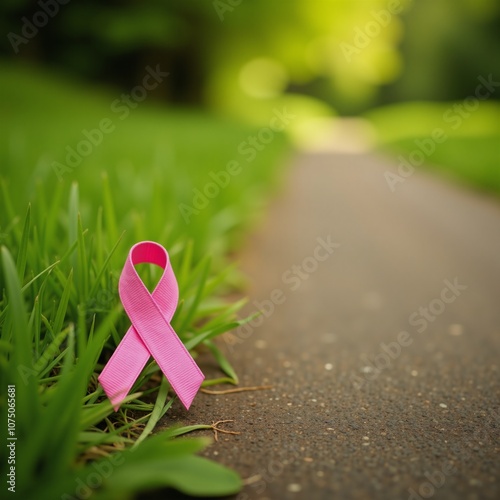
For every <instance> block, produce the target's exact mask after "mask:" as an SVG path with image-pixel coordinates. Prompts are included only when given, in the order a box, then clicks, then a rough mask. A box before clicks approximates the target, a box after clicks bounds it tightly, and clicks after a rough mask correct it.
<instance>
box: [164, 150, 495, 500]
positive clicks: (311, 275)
mask: <svg viewBox="0 0 500 500" xmlns="http://www.w3.org/2000/svg"><path fill="white" fill-rule="evenodd" d="M388 163H390V161H388V160H387V159H381V158H375V157H373V156H361V155H311V156H303V157H301V158H300V159H299V160H298V161H297V163H296V165H295V168H294V170H293V172H292V173H291V175H290V177H289V180H288V182H287V184H286V185H285V187H284V189H283V192H282V193H281V195H279V196H278V198H277V199H276V200H275V202H274V203H273V204H272V205H271V207H270V211H269V214H268V217H266V219H265V220H264V221H263V222H264V224H263V226H262V228H261V229H260V230H259V231H257V232H256V234H254V235H253V237H252V238H251V239H250V241H249V244H248V247H247V249H246V251H245V252H244V254H243V269H244V271H245V272H246V273H247V274H248V276H249V277H250V280H251V284H252V286H251V289H250V296H251V301H257V302H259V303H260V304H261V305H262V304H263V307H264V309H268V310H269V312H270V310H271V309H272V308H271V306H270V304H271V302H270V301H271V300H273V299H274V301H275V302H278V304H277V305H273V307H274V311H273V312H272V314H269V317H267V318H265V319H263V321H262V324H261V326H259V327H256V328H251V329H248V330H246V331H244V332H239V337H232V339H230V340H232V342H236V343H234V345H232V346H230V345H227V346H226V350H227V351H228V352H229V356H230V359H231V360H232V362H233V363H234V365H235V366H236V368H237V370H238V372H239V374H240V375H241V385H242V386H249V385H259V384H271V385H272V386H273V389H270V390H265V391H258V392H247V393H240V394H231V395H225V396H209V395H205V394H200V395H199V396H198V397H197V399H196V400H195V403H194V404H193V407H192V410H191V411H190V412H189V414H186V413H185V412H183V411H182V410H180V409H176V410H175V412H176V415H177V419H180V420H182V421H183V422H185V423H200V422H208V423H209V422H211V421H213V420H218V419H234V421H235V422H234V424H230V426H228V427H227V428H228V429H232V430H237V431H241V433H242V434H241V435H240V436H232V435H220V438H219V442H218V443H216V444H214V445H213V446H212V447H210V448H209V449H208V451H207V453H206V454H207V456H209V457H211V458H213V459H215V460H218V461H220V462H222V463H224V464H227V465H229V466H232V467H234V468H235V469H236V470H238V471H239V472H240V473H241V474H242V476H243V477H244V478H245V479H246V482H247V485H246V487H245V489H244V491H243V492H242V493H241V494H240V495H239V497H238V499H241V500H243V499H272V500H274V499H276V500H282V499H308V500H313V499H325V500H326V499H332V498H338V499H380V500H391V499H407V498H412V499H414V500H416V499H419V498H429V497H430V496H433V498H436V499H457V498H460V499H466V500H473V499H483V498H492V499H493V498H500V485H499V481H500V460H499V451H500V442H499V434H500V388H499V374H500V373H499V371H500V362H499V352H500V351H499V338H500V204H499V203H498V202H497V201H495V200H491V199H488V198H485V197H481V196H480V195H478V194H475V193H471V192H469V191H467V190H465V189H462V188H459V187H457V186H450V185H448V184H446V183H445V182H443V181H441V180H439V179H436V178H434V177H431V176H429V175H427V174H422V173H416V174H415V175H413V176H412V177H410V178H408V179H407V180H406V181H405V182H404V183H403V184H400V185H398V187H397V189H396V191H395V192H394V193H392V192H391V191H390V189H389V187H388V185H387V182H386V180H385V178H384V172H385V171H386V169H387V164H388ZM329 239H330V241H332V242H338V243H339V244H340V246H339V247H338V248H333V246H332V247H331V251H332V252H333V253H331V254H330V253H328V250H325V249H323V248H322V246H321V245H322V244H321V240H323V246H328V245H327V244H325V243H324V242H325V241H326V242H327V241H328V240H329ZM294 266H300V269H299V268H297V267H294ZM273 290H274V292H273ZM254 309H255V305H250V307H248V308H247V312H251V311H252V310H254ZM405 332H406V333H405ZM237 335H238V332H237ZM204 369H205V370H208V371H210V366H208V365H207V366H204ZM166 423H170V421H169V422H166Z"/></svg>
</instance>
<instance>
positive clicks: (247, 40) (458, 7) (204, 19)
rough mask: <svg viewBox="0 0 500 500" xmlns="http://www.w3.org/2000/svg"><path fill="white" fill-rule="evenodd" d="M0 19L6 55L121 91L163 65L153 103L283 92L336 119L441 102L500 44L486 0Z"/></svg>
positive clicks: (266, 1) (278, 3) (335, 1)
mask: <svg viewBox="0 0 500 500" xmlns="http://www.w3.org/2000/svg"><path fill="white" fill-rule="evenodd" d="M0 14H1V17H0V18H1V21H0V26H1V28H2V31H3V33H5V34H6V35H7V36H6V37H5V38H4V42H5V41H6V42H7V43H6V44H5V43H4V45H2V48H1V49H0V50H1V54H2V55H3V56H4V57H18V58H21V59H31V60H34V61H36V62H39V63H42V64H44V65H47V66H49V67H54V68H64V70H65V71H67V72H72V73H74V74H76V75H78V76H79V77H82V78H86V79H93V80H97V81H101V82H110V83H113V84H117V85H119V86H120V87H121V88H123V89H130V88H131V87H132V86H134V85H135V84H137V83H139V82H140V81H141V79H142V77H143V75H144V71H145V67H146V66H147V65H151V66H155V65H157V64H160V66H161V68H162V70H163V71H169V72H170V76H169V78H168V79H167V80H168V81H166V82H165V84H164V85H162V86H161V87H159V88H158V91H157V92H161V93H162V94H161V95H160V97H164V98H167V99H169V100H171V101H174V102H184V103H189V104H198V105H199V104H210V105H213V106H216V107H217V108H219V109H226V110H227V109H232V108H233V107H235V106H236V107H237V106H241V107H243V106H245V107H247V108H249V107H251V104H252V103H254V102H256V101H258V100H261V101H262V100H265V99H271V98H274V97H276V96H278V95H280V94H281V93H283V92H293V93H299V94H304V95H310V96H314V97H318V98H320V99H322V100H323V101H325V102H327V103H329V104H330V105H331V106H333V107H334V108H337V109H338V110H340V111H341V112H343V113H353V112H357V111H362V110H363V109H366V108H367V107H369V106H371V105H373V104H376V103H377V102H379V99H380V98H381V97H382V100H383V101H386V102H387V101H393V100H404V99H418V98H426V99H445V98H450V97H452V96H456V95H459V94H461V93H462V91H463V90H464V89H465V88H466V87H467V88H469V82H470V81H472V80H473V79H474V78H475V77H476V76H477V75H478V74H479V73H484V72H485V71H486V72H487V71H492V69H488V68H491V67H492V65H493V61H494V60H495V58H496V54H497V53H498V49H499V48H500V47H499V36H498V33H499V30H498V18H499V7H498V5H497V2H496V1H495V0H419V1H418V2H412V1H411V0H203V1H201V0H148V2H140V1H137V0H105V1H98V0H87V1H85V2H76V1H70V0H64V2H63V0H3V1H2V3H1V6H0ZM44 16H45V18H46V22H44V19H43V18H44ZM401 16H402V17H401ZM401 19H403V21H404V22H402V20H401ZM34 32H36V34H35V35H33V36H31V35H32V33H34ZM16 37H17V38H16ZM23 40H24V41H23ZM401 41H403V42H402V44H401ZM400 44H401V51H402V52H401V51H400V47H399V46H400ZM401 54H403V56H404V57H402V56H401ZM401 74H402V77H401V78H400V76H401ZM381 88H382V89H383V90H382V94H380V89H381Z"/></svg>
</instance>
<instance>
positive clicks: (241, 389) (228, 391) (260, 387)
mask: <svg viewBox="0 0 500 500" xmlns="http://www.w3.org/2000/svg"><path fill="white" fill-rule="evenodd" d="M272 387H273V386H272V385H257V386H255V387H237V388H236V389H225V390H222V391H212V390H210V389H203V388H202V389H200V392H204V393H205V394H213V395H220V394H233V393H234V392H245V391H262V390H265V389H272Z"/></svg>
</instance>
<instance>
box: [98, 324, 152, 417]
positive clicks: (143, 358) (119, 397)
mask: <svg viewBox="0 0 500 500" xmlns="http://www.w3.org/2000/svg"><path fill="white" fill-rule="evenodd" d="M150 356H151V355H150V354H149V351H148V349H147V347H146V346H145V345H144V343H143V341H142V340H141V337H140V336H139V335H138V334H137V332H136V331H135V329H134V327H130V328H129V330H128V331H127V333H126V334H125V336H124V337H123V339H122V341H121V342H120V344H119V345H118V347H117V348H116V350H115V352H114V353H113V355H112V356H111V358H110V360H109V361H108V362H107V364H106V366H105V367H104V369H103V370H102V372H101V374H100V375H99V377H98V380H99V382H100V384H101V386H102V388H103V389H104V392H105V393H106V396H108V398H109V400H110V401H111V404H112V405H113V409H114V410H115V411H118V410H119V408H120V405H121V403H122V401H123V400H124V399H125V397H126V396H127V394H128V393H129V392H130V390H131V389H132V387H133V385H134V383H135V382H136V380H137V378H138V377H139V375H140V373H141V371H142V370H143V369H144V367H145V366H146V363H147V362H148V360H149V358H150Z"/></svg>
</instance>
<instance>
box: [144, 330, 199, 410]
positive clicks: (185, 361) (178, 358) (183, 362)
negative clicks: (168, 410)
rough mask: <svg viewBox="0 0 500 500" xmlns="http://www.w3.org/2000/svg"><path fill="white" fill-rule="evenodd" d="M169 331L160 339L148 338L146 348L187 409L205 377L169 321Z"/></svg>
mask: <svg viewBox="0 0 500 500" xmlns="http://www.w3.org/2000/svg"><path fill="white" fill-rule="evenodd" d="M165 325H166V327H167V328H168V330H169V332H168V334H167V335H162V336H161V341H156V342H155V341H154V340H153V341H151V340H152V339H154V335H153V336H152V339H151V338H148V339H147V340H149V342H148V344H147V345H148V348H149V350H150V352H151V354H152V356H153V358H154V359H155V361H156V362H157V363H158V366H159V367H160V369H161V371H162V372H163V373H164V375H165V377H167V380H168V381H169V382H170V385H171V386H172V389H173V390H174V391H175V393H176V394H177V396H179V399H180V400H181V403H182V404H183V405H184V407H185V408H186V410H189V407H190V406H191V403H192V402H193V399H194V398H195V396H196V394H197V392H198V390H199V389H200V387H201V383H202V382H203V380H204V379H205V375H203V373H202V371H201V370H200V368H199V367H198V365H197V364H196V362H195V360H194V359H193V358H192V356H191V354H190V353H189V351H188V350H187V349H186V347H185V346H184V344H183V343H182V341H181V340H180V339H179V337H178V336H177V334H176V333H175V331H174V329H173V328H172V327H171V326H170V323H168V322H165Z"/></svg>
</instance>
